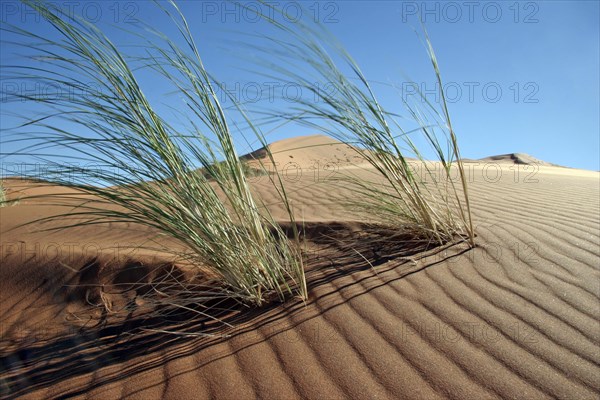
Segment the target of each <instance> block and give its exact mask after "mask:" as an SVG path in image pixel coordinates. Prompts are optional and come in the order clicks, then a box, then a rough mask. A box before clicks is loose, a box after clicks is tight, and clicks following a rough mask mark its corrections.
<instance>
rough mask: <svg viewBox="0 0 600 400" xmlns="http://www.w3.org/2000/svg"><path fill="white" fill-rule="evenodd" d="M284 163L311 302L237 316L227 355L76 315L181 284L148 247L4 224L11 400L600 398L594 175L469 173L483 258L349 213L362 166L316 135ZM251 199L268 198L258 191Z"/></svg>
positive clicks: (4, 338)
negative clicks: (123, 283)
mask: <svg viewBox="0 0 600 400" xmlns="http://www.w3.org/2000/svg"><path fill="white" fill-rule="evenodd" d="M271 150H272V151H273V152H274V153H275V158H276V162H277V163H280V164H281V165H286V164H287V163H290V162H294V163H297V166H295V167H294V168H296V169H297V170H298V171H300V173H299V174H298V173H296V174H291V172H290V174H289V175H286V179H287V183H288V184H289V186H290V192H291V196H292V199H293V204H294V206H295V210H296V213H297V215H298V217H299V218H303V219H304V220H306V221H308V222H307V223H306V231H307V237H308V239H309V248H308V250H309V262H308V263H307V264H308V265H307V271H308V280H309V288H310V299H309V300H308V302H307V303H306V305H305V304H303V303H302V302H300V301H297V300H294V299H291V300H289V301H288V302H286V303H284V304H277V305H273V306H271V307H268V308H266V309H264V310H239V312H236V313H233V314H232V315H231V316H230V317H227V318H230V319H229V321H231V322H232V323H233V324H234V328H231V329H229V330H227V331H223V332H222V333H226V334H228V335H230V337H229V338H227V339H223V338H202V337H193V336H184V335H168V334H164V333H158V332H155V331H146V332H143V333H138V334H137V335H136V336H131V335H129V334H128V333H127V332H130V331H131V329H133V328H135V324H136V323H139V324H141V326H142V327H144V326H145V327H154V328H155V329H161V328H169V327H170V326H171V325H170V324H177V326H178V327H179V329H180V330H182V331H184V332H187V333H190V334H194V333H197V332H199V331H200V330H201V329H203V328H204V327H200V326H198V324H197V322H194V323H191V324H189V325H186V324H184V323H182V321H181V319H177V318H176V317H173V318H172V319H168V318H165V319H162V320H151V321H144V320H139V318H137V317H135V316H134V317H132V318H131V319H130V320H127V321H116V323H113V324H105V325H102V324H99V325H95V324H97V323H98V321H101V320H102V319H101V318H100V317H101V316H98V315H90V316H89V318H88V319H87V320H86V319H84V318H82V316H81V314H80V313H78V311H81V310H85V309H87V308H86V301H97V300H98V299H97V298H96V297H97V296H98V292H97V291H96V292H94V291H92V292H87V291H86V290H83V291H82V290H81V289H78V287H77V286H75V285H77V284H78V283H94V282H96V283H98V284H101V285H106V286H107V287H108V286H110V285H111V283H114V281H111V280H110V279H108V278H107V277H109V276H111V277H112V278H111V279H113V280H117V279H132V277H135V276H143V275H144V273H145V272H144V271H147V270H152V271H159V272H157V274H159V275H160V271H164V270H166V269H168V268H179V266H174V265H170V264H169V263H168V260H165V259H164V255H163V254H160V253H156V252H138V253H123V254H122V253H118V251H119V248H120V247H119V245H120V244H126V243H133V244H136V243H145V241H147V240H148V238H149V237H152V236H153V234H154V233H153V232H151V231H149V230H147V229H146V230H140V229H139V228H137V227H133V226H125V225H122V224H112V225H110V226H106V227H101V228H99V227H79V228H76V229H73V230H69V231H61V232H58V233H55V234H48V233H44V232H36V231H35V230H32V229H30V228H28V227H23V228H15V227H16V226H17V225H19V224H21V223H23V222H26V221H28V220H31V219H33V218H36V217H37V218H39V217H41V216H44V215H49V214H50V213H53V212H57V211H58V209H57V208H53V207H48V206H47V205H45V204H44V203H43V201H42V200H35V201H33V200H31V201H29V200H28V201H21V202H19V203H18V204H17V205H13V206H8V207H3V208H1V209H0V218H1V220H0V221H1V225H2V226H1V232H2V238H1V241H2V254H1V257H2V268H0V301H1V307H0V313H1V317H0V335H1V336H0V357H1V358H0V368H1V369H2V372H1V382H0V390H1V391H2V397H4V398H16V397H20V396H23V397H25V398H59V397H90V398H139V399H148V398H159V397H164V398H171V399H185V398H223V399H233V398H240V399H242V398H243V399H245V398H277V399H293V398H323V399H342V398H356V399H358V398H380V399H387V398H389V399H395V398H410V399H434V398H455V399H465V398H473V399H475V398H477V399H479V398H481V399H487V398H490V399H492V398H514V399H524V398H526V399H534V398H535V399H538V398H563V399H574V398H577V399H595V398H599V397H600V381H599V379H598V376H600V352H599V351H598V348H599V347H598V345H599V344H600V329H599V328H600V323H599V322H598V321H599V320H600V307H598V304H599V303H598V302H599V298H600V286H599V283H600V271H599V262H598V261H599V257H600V250H599V248H600V231H599V223H600V199H599V196H598V187H599V185H600V174H599V173H598V172H591V171H579V170H575V169H563V168H556V167H550V166H547V165H546V164H539V168H537V169H535V170H532V169H526V168H525V166H526V164H521V163H517V164H519V165H523V166H524V167H523V169H518V168H517V169H516V170H515V168H514V167H513V168H511V164H509V163H502V162H500V163H498V165H499V167H498V168H489V167H485V166H484V165H479V166H473V167H472V168H471V169H470V170H469V172H470V174H471V175H470V180H471V185H470V193H471V196H472V204H473V207H474V216H475V223H476V232H477V234H478V237H477V243H478V245H479V246H478V247H477V248H476V249H474V250H469V251H467V250H466V249H465V248H464V247H462V246H461V245H455V246H448V247H444V248H437V249H429V250H422V249H415V248H413V247H412V246H411V244H410V243H409V242H408V240H407V238H402V237H394V236H393V235H391V233H390V232H381V231H378V230H371V229H370V228H369V225H367V224H365V223H360V222H358V219H357V217H356V216H353V215H351V214H349V213H347V212H346V211H345V210H343V209H342V208H341V207H339V199H340V198H344V197H348V196H352V195H353V193H352V192H351V191H350V189H348V188H344V187H343V186H340V185H337V184H333V183H332V180H331V179H329V178H331V177H332V176H333V174H336V173H338V171H339V170H338V169H336V168H342V167H344V166H348V165H354V164H360V161H361V160H359V159H357V158H354V157H355V156H356V155H355V154H353V152H352V149H350V148H348V147H347V146H344V145H342V144H340V143H339V142H335V141H332V140H331V139H329V138H326V137H323V136H309V137H300V138H295V139H291V140H286V141H281V142H277V143H274V144H273V145H272V146H271ZM254 157H255V158H259V157H260V152H258V153H255V154H254ZM509 158H510V159H512V160H513V161H514V159H513V158H511V157H509ZM518 158H519V160H521V161H523V160H524V158H523V157H522V156H518ZM502 159H504V160H508V159H507V158H506V157H504V156H503V157H501V160H502ZM494 161H498V160H494ZM289 168H291V167H289ZM560 170H564V171H568V173H565V172H561V171H560ZM290 171H291V169H290ZM263 178H264V177H263ZM5 185H6V186H7V187H8V191H9V198H18V196H19V190H23V186H25V187H28V189H25V190H29V191H30V192H31V191H36V190H37V191H38V193H42V192H43V190H50V189H40V188H34V187H30V186H28V183H27V182H24V181H19V180H9V181H7V182H5ZM253 185H254V187H255V189H256V191H257V193H259V194H260V195H261V196H262V197H263V198H265V199H269V198H273V196H274V193H273V189H272V188H271V187H270V186H269V185H268V184H267V183H266V181H265V180H264V179H262V180H261V177H256V178H255V179H254V181H253ZM54 189H56V188H54ZM54 189H53V190H54ZM40 191H41V192H40ZM336 204H337V206H336ZM273 210H274V212H275V213H277V206H276V205H273ZM282 215H283V214H282ZM11 228H15V229H12V230H10V231H9V229H11ZM375 239H377V242H376V243H378V244H377V246H373V245H372V243H373V242H374V240H375ZM157 240H160V239H157ZM352 248H354V249H358V250H359V251H360V252H361V253H362V254H363V255H364V256H365V258H367V259H368V261H369V263H370V265H369V263H367V262H365V260H364V259H362V258H360V257H357V256H356V252H353V251H351V249H352ZM154 267H157V268H154ZM80 271H82V272H80ZM115 271H117V272H118V273H117V275H116V277H115V275H114V274H112V275H111V274H109V272H113V273H114V272H115ZM119 274H121V275H119ZM136 274H137V275H136ZM119 277H120V278H119ZM148 279H158V275H157V276H153V277H151V278H148ZM95 296H96V297H95ZM125 300H127V299H125ZM118 301H124V300H123V299H116V298H115V302H118ZM75 315H77V316H78V318H75V317H74V316H75ZM136 318H137V319H136ZM128 321H129V322H128ZM113 322H115V321H113ZM127 324H129V325H127ZM123 327H125V328H127V330H125V331H123Z"/></svg>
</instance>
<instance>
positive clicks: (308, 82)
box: [248, 3, 474, 246]
mask: <svg viewBox="0 0 600 400" xmlns="http://www.w3.org/2000/svg"><path fill="white" fill-rule="evenodd" d="M264 6H265V7H271V8H272V11H271V12H270V13H269V16H273V15H278V14H279V15H280V16H281V17H269V16H267V15H262V17H263V19H265V20H267V21H269V22H270V23H271V25H272V26H273V27H275V28H276V29H277V30H279V32H280V35H277V38H273V37H263V39H264V40H265V41H266V42H267V45H265V46H264V47H263V48H262V50H263V51H264V52H265V53H268V54H274V55H276V56H277V57H279V62H278V63H276V65H273V64H270V65H269V66H270V67H271V71H272V72H270V73H268V74H264V75H267V76H268V77H269V78H272V79H275V80H280V81H286V80H287V81H291V82H294V83H295V84H298V85H300V87H301V88H302V89H303V90H304V92H305V93H310V94H311V95H310V96H304V97H298V98H296V102H295V108H294V110H293V111H292V112H289V110H275V111H271V112H268V114H270V115H274V116H275V118H277V119H281V118H282V117H283V118H287V119H288V120H290V121H295V122H299V123H301V124H304V125H307V126H309V127H311V128H314V129H315V130H316V131H318V132H322V133H326V134H329V135H330V136H333V137H335V138H336V139H338V140H341V141H342V142H344V143H347V144H350V145H352V146H354V147H355V149H356V151H357V152H359V153H360V155H361V156H362V157H364V158H365V159H366V160H368V162H369V163H370V164H371V166H372V167H374V168H375V170H377V171H378V172H379V174H380V176H381V177H383V181H384V184H376V183H374V182H372V181H369V180H365V179H364V178H358V177H355V176H347V177H346V179H345V181H344V184H346V185H347V184H348V183H350V184H351V185H352V186H353V187H354V188H355V189H356V192H357V194H361V195H362V196H361V200H360V202H359V203H357V202H356V201H355V202H352V206H354V207H358V208H360V209H362V211H363V212H364V214H365V215H366V216H367V217H368V218H369V219H371V220H373V219H374V218H375V219H378V220H379V221H381V222H383V223H385V224H387V225H394V226H396V227H397V228H398V229H401V230H408V231H412V232H415V233H418V234H419V235H420V236H421V237H423V238H424V240H428V241H432V242H437V243H439V244H443V243H446V242H449V241H453V240H456V239H457V238H463V239H466V240H467V241H468V242H469V244H470V245H471V246H474V231H473V225H472V221H471V211H470V204H469V196H468V188H467V179H466V177H465V173H464V169H463V165H462V161H461V157H460V151H459V147H458V140H457V137H456V134H455V131H454V128H453V126H452V122H451V119H450V114H449V111H448V107H447V104H446V98H445V96H444V93H443V85H442V79H441V73H440V69H439V65H438V61H437V58H436V56H435V53H434V51H433V47H432V45H431V42H430V40H429V38H428V37H427V34H425V42H426V48H427V52H428V55H429V58H430V60H431V64H432V66H433V71H434V73H435V76H436V79H437V82H438V83H439V88H440V90H441V102H440V104H439V105H436V104H433V103H431V102H429V101H428V100H427V98H426V97H425V96H423V95H421V96H420V97H421V98H419V102H415V103H414V104H410V103H408V102H406V101H404V100H403V101H402V104H403V109H404V112H405V114H406V115H405V116H404V117H405V118H406V117H408V118H409V119H411V120H412V122H411V123H412V125H413V126H416V128H413V127H411V128H410V129H409V128H406V127H405V126H406V125H405V124H400V123H399V122H398V121H399V118H398V117H399V113H398V112H394V113H392V112H389V111H387V110H386V109H384V107H383V106H382V104H381V103H380V102H379V101H378V98H377V96H376V94H375V90H374V88H373V86H372V84H371V83H370V81H369V80H368V79H367V77H365V75H364V74H363V73H362V71H361V69H360V67H359V66H358V64H357V63H356V62H355V61H354V59H353V58H352V57H351V56H350V54H349V53H348V52H347V51H346V50H345V49H344V48H343V46H342V45H341V44H340V43H338V42H337V40H336V39H335V38H334V37H333V36H331V35H330V34H329V33H328V32H326V31H325V29H324V28H323V27H322V26H320V25H315V24H311V23H308V22H305V21H302V20H301V21H298V22H293V23H292V22H290V21H295V20H296V18H292V17H289V16H286V15H282V14H284V13H283V11H281V10H277V9H275V8H273V7H272V6H270V5H269V3H265V4H264ZM248 11H249V12H251V11H252V10H250V9H249V10H248ZM309 14H310V13H307V15H309ZM277 21H286V22H285V23H280V22H277ZM345 71H349V72H345ZM315 82H320V83H323V84H324V83H327V84H328V85H329V88H328V90H320V89H319V87H317V86H316V85H315ZM315 99H318V100H315ZM417 135H420V137H421V138H422V139H425V143H426V145H428V146H429V147H430V150H432V151H433V152H432V153H433V154H434V155H435V157H436V158H437V160H434V161H437V162H439V163H440V165H441V168H440V171H441V172H442V173H441V176H436V175H440V174H436V171H435V170H434V169H435V166H433V165H432V164H431V163H430V162H427V161H426V160H425V157H424V156H423V153H424V152H423V151H422V150H424V149H419V148H418V147H417V146H416V145H415V142H416V140H415V137H416V136H417ZM410 157H414V158H416V159H417V160H418V161H417V163H415V161H414V160H411V159H410ZM417 164H418V165H417ZM415 167H417V168H415ZM417 169H421V170H422V172H421V173H417V172H416V170H417ZM453 170H455V172H456V170H457V171H458V174H456V175H457V176H458V180H457V179H456V177H455V176H453V173H452V171H453Z"/></svg>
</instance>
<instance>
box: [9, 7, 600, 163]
mask: <svg viewBox="0 0 600 400" xmlns="http://www.w3.org/2000/svg"><path fill="white" fill-rule="evenodd" d="M53 3H55V4H58V5H61V6H63V7H66V8H67V9H70V10H72V11H74V12H75V13H77V14H80V15H83V16H84V18H86V19H87V20H89V21H91V22H94V23H97V24H99V25H100V26H102V27H103V28H104V29H105V31H106V33H107V34H108V36H109V37H110V38H111V39H113V40H114V41H115V42H116V43H117V44H123V45H125V44H131V43H132V41H131V37H129V36H127V35H126V34H125V33H123V31H122V30H121V28H125V29H135V28H136V26H137V25H136V20H138V19H140V20H144V21H147V22H151V23H152V25H153V26H154V27H155V28H156V29H158V30H161V31H165V32H166V33H173V28H172V25H171V24H170V23H169V21H168V20H167V19H166V18H165V17H164V16H162V14H161V13H159V12H157V10H156V9H155V7H154V5H153V4H152V3H151V2H149V1H141V2H133V1H124V2H117V1H111V0H108V1H103V2H94V1H89V2H86V1H79V2H73V1H54V2H53ZM243 3H244V4H245V5H247V6H250V7H255V8H261V7H264V5H260V4H259V3H258V2H254V1H246V2H243ZM0 4H1V20H2V23H12V24H15V25H18V26H20V27H23V28H25V29H29V30H33V31H35V32H38V33H41V34H44V35H53V32H52V30H51V28H50V27H49V26H48V25H47V24H46V23H45V22H44V21H43V19H40V18H39V17H37V16H36V15H34V14H33V13H32V12H31V11H30V10H28V9H27V8H26V7H25V6H23V5H21V4H20V3H18V2H12V1H2V2H1V3H0ZM179 4H180V6H181V8H182V10H183V12H184V14H185V15H186V17H187V18H188V21H189V23H190V25H191V27H192V31H193V33H194V34H195V36H196V39H197V41H198V44H199V47H200V50H201V52H202V55H203V57H204V59H205V63H206V65H207V68H208V69H209V70H210V71H211V72H212V73H213V74H214V75H215V76H216V77H217V78H218V79H219V80H220V81H222V82H223V83H224V84H225V85H226V86H227V87H228V88H229V89H230V90H231V91H232V93H234V95H235V96H236V97H238V98H239V99H240V100H242V101H246V102H252V101H254V100H256V99H257V97H258V98H259V100H260V101H263V102H264V101H267V102H268V101H269V96H270V94H269V89H270V90H271V91H273V94H274V95H275V96H278V95H279V96H281V95H283V96H284V97H285V96H289V97H293V96H294V92H293V90H294V88H291V87H289V86H286V85H285V84H286V82H279V83H276V84H274V83H273V82H271V80H269V79H265V78H262V80H261V78H257V77H256V76H255V75H253V74H251V73H249V72H246V71H244V68H245V67H247V66H248V63H247V60H248V57H252V54H253V49H252V47H251V46H246V45H241V44H239V43H237V44H236V42H238V41H239V40H240V39H241V38H244V40H246V41H251V38H250V35H248V34H249V33H261V34H266V35H269V34H272V32H273V31H272V29H270V28H269V27H268V26H265V24H264V23H262V22H260V21H256V19H255V18H254V16H253V15H251V14H250V13H248V12H247V11H244V10H243V9H242V8H239V7H236V6H235V4H232V3H230V2H221V1H202V2H201V1H185V2H179ZM274 4H278V6H279V7H283V8H285V9H286V11H287V12H288V13H289V14H290V15H291V16H294V15H298V13H303V16H304V17H306V16H307V15H308V16H309V17H311V18H315V19H317V20H318V21H319V22H321V23H323V24H324V25H325V26H327V28H328V29H329V30H331V31H332V32H333V33H334V34H335V35H336V36H337V37H338V38H339V40H340V41H341V42H342V43H343V44H344V45H345V47H346V48H347V49H348V50H349V52H350V53H351V54H352V55H353V56H354V58H355V59H356V60H357V62H358V64H359V65H360V66H361V67H362V69H363V72H364V73H365V75H366V76H367V78H369V79H370V80H373V81H375V82H383V83H386V84H394V85H396V86H397V87H398V88H400V91H399V92H394V93H393V92H392V91H391V90H388V89H386V86H385V85H383V84H382V85H380V89H381V92H380V93H381V100H382V103H384V104H385V105H386V106H387V107H388V108H390V109H392V110H393V108H394V105H395V104H400V100H401V96H411V95H412V92H411V86H410V85H408V80H407V77H409V78H410V79H411V80H412V81H414V82H416V84H418V85H419V86H420V88H421V90H422V91H424V92H426V93H427V96H428V99H429V100H432V101H436V99H437V98H438V96H439V90H437V89H436V86H435V75H434V73H433V71H432V68H431V64H430V62H429V59H428V57H427V54H426V52H425V49H424V47H423V45H422V43H421V41H420V39H419V38H418V37H417V36H416V35H415V32H414V29H415V28H417V30H419V29H420V27H419V25H420V23H419V18H421V19H422V20H423V22H424V24H425V26H426V28H427V30H428V32H429V36H430V38H431V41H432V43H433V46H434V48H435V51H436V54H437V57H438V60H439V63H440V68H441V72H442V77H443V80H444V82H445V85H446V94H447V96H448V98H449V107H450V114H451V116H452V118H453V122H454V125H455V130H456V131H457V134H458V136H459V142H460V145H461V149H462V155H463V156H464V157H467V158H481V157H485V156H489V155H495V154H504V153H512V152H523V153H528V154H531V155H533V156H534V157H537V158H540V159H542V160H544V161H548V162H552V163H556V164H560V165H565V166H569V167H576V168H584V169H591V170H599V169H600V165H599V164H600V160H599V157H600V156H599V152H600V142H599V136H600V116H599V110H600V103H599V93H600V83H599V75H600V72H599V71H600V60H599V49H600V43H599V39H600V29H599V21H600V10H599V2H597V1H522V2H516V1H481V2H471V1H456V2H453V1H442V2H436V1H416V2H412V1H339V2H333V1H312V0H310V1H303V2H301V4H302V6H303V9H300V8H298V7H297V4H298V3H295V2H291V1H285V0H278V1H277V2H274ZM3 36H4V38H3V40H10V39H11V38H9V37H7V36H8V35H3ZM16 52H17V50H16V49H15V47H14V46H12V45H10V44H7V43H3V44H2V54H1V58H2V60H1V64H2V65H8V64H15V63H23V62H25V61H23V60H20V59H19V58H18V57H17V56H16V54H15V53H16ZM21 52H22V51H21ZM260 57H263V58H264V57H268V56H265V55H264V54H261V55H260ZM267 61H268V60H267ZM253 68H257V67H256V66H254V67H253ZM256 88H261V89H262V90H263V92H262V93H258V94H257V93H256V91H255V89H256ZM15 90H17V91H18V90H29V91H32V90H33V91H36V90H38V91H40V95H43V94H44V93H42V92H43V91H44V89H43V88H35V87H33V88H32V87H27V86H26V85H25V86H23V83H22V82H19V81H15V80H14V79H12V78H11V77H6V76H4V74H3V76H2V91H3V92H4V93H7V92H11V91H15ZM168 90H169V88H167V87H163V86H161V85H152V84H150V85H149V86H148V95H149V96H151V97H152V98H153V99H154V100H155V101H156V102H157V103H164V105H165V110H166V109H167V108H166V106H173V105H174V102H175V100H174V99H170V98H169V97H168V96H165V93H166V91H168ZM284 90H285V91H287V92H284ZM278 104H279V103H278ZM283 104H284V103H283ZM0 106H1V107H2V114H3V121H2V129H3V136H4V132H5V129H6V128H7V127H9V126H11V124H14V122H15V120H14V119H13V118H11V117H9V116H8V114H9V113H11V112H20V113H23V112H25V110H29V109H31V110H32V111H31V112H35V110H36V108H35V107H36V105H32V104H26V102H25V103H23V102H19V103H8V102H6V98H5V96H4V95H3V98H2V99H1V103H0ZM27 112H29V111H27ZM308 133H318V132H307V131H306V129H305V128H300V127H293V126H286V127H284V128H281V129H280V130H278V131H276V132H273V133H272V134H271V135H270V136H269V141H274V140H278V139H282V138H286V137H292V136H295V135H299V134H308ZM12 149H13V146H12V145H10V144H3V148H2V152H3V153H6V152H10V151H11V150H12Z"/></svg>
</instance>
